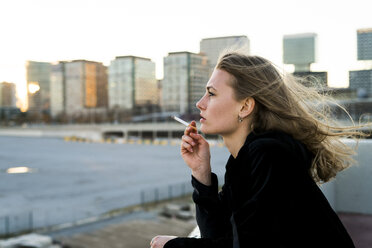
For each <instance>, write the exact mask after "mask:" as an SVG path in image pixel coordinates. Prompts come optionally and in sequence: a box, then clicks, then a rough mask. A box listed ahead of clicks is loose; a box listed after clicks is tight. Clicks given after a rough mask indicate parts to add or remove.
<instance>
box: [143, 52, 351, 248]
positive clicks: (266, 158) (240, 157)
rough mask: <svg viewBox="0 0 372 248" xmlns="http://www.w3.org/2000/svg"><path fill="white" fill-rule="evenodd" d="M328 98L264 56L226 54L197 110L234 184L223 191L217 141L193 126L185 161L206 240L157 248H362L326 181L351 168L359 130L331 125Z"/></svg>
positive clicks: (174, 240)
mask: <svg viewBox="0 0 372 248" xmlns="http://www.w3.org/2000/svg"><path fill="white" fill-rule="evenodd" d="M320 100H322V96H321V95H319V94H318V93H317V92H316V90H312V89H310V88H307V87H304V86H302V85H301V84H299V83H297V82H295V81H293V80H291V79H290V78H287V77H286V76H284V75H282V74H281V73H280V72H279V71H278V70H277V69H276V68H275V67H274V65H273V64H272V63H271V62H269V61H268V60H266V59H264V58H261V57H257V56H247V55H244V54H241V53H239V52H230V53H225V54H224V55H222V56H221V57H220V59H219V61H218V64H217V66H216V68H215V70H214V72H213V74H212V76H211V78H210V80H209V82H208V83H207V86H206V93H205V95H204V96H203V97H202V98H201V99H200V101H199V102H198V103H197V104H196V106H197V107H198V109H199V110H200V116H201V119H200V123H201V126H200V130H201V131H202V132H203V133H205V134H219V135H221V136H222V137H223V140H224V143H225V145H226V147H227V148H228V150H229V152H230V153H231V156H230V157H229V159H228V161H227V164H226V173H225V183H224V185H223V187H222V190H221V191H220V192H218V182H217V176H216V175H215V174H214V173H212V172H211V165H210V151H209V145H208V142H207V141H206V140H205V139H204V138H203V136H201V135H200V134H198V133H197V132H195V131H194V129H192V128H190V127H188V128H187V129H186V130H185V133H184V135H183V136H182V144H181V155H182V158H183V159H184V161H185V162H186V164H187V165H188V166H189V167H190V169H191V172H192V185H193V187H194V193H193V200H194V202H195V204H196V217H197V223H198V226H199V229H200V232H201V238H200V239H196V238H180V237H174V236H156V237H154V238H153V239H152V241H151V244H150V245H151V247H152V248H162V247H164V248H180V247H182V248H183V247H185V248H186V247H190V248H191V247H192V248H198V247H200V248H201V247H203V248H208V247H211V248H212V247H213V248H218V247H233V248H238V247H240V248H242V247H354V244H353V241H352V240H351V238H350V236H349V234H348V233H347V231H346V229H345V228H344V226H343V225H342V223H341V221H340V220H339V218H338V216H337V215H336V213H335V212H334V211H333V210H332V208H331V206H330V205H329V203H328V201H327V199H326V198H325V196H324V195H323V193H322V192H321V190H320V189H319V187H318V183H323V182H327V181H329V180H330V179H332V178H334V177H335V176H336V174H337V173H338V172H339V171H341V170H343V169H345V168H347V167H348V166H350V165H351V163H352V162H353V160H352V158H351V155H352V154H353V150H352V149H351V148H349V147H348V146H346V145H345V144H343V143H342V142H341V141H340V138H341V137H344V136H353V135H355V134H357V132H354V131H353V130H352V129H350V128H338V127H336V126H332V125H330V124H329V123H330V121H331V119H329V118H328V117H327V116H328V115H327V113H326V112H324V110H325V108H324V107H325V106H326V104H324V105H321V104H319V103H320V102H319V101H320ZM323 102H324V101H323ZM191 125H193V126H196V125H195V122H194V121H193V122H192V123H191Z"/></svg>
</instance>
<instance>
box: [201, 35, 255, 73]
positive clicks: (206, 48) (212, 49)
mask: <svg viewBox="0 0 372 248" xmlns="http://www.w3.org/2000/svg"><path fill="white" fill-rule="evenodd" d="M226 48H235V49H236V48H238V49H243V50H244V51H245V52H246V53H247V54H249V53H250V42H249V39H248V37H247V36H245V35H240V36H225V37H214V38H205V39H202V40H201V41H200V53H204V54H205V55H206V56H207V57H208V60H209V67H210V74H211V73H212V71H213V69H214V67H215V66H216V64H217V60H218V57H219V56H220V53H221V52H222V51H223V50H224V49H226Z"/></svg>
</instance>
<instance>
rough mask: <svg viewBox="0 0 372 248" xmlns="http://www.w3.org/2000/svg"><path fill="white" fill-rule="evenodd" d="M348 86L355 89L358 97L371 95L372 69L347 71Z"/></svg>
mask: <svg viewBox="0 0 372 248" xmlns="http://www.w3.org/2000/svg"><path fill="white" fill-rule="evenodd" d="M349 88H350V89H355V90H356V91H357V97H358V98H368V97H372V69H371V70H356V71H349Z"/></svg>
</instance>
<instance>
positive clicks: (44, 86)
mask: <svg viewBox="0 0 372 248" xmlns="http://www.w3.org/2000/svg"><path fill="white" fill-rule="evenodd" d="M26 70H27V76H26V80H27V98H28V111H29V112H35V113H41V112H43V113H49V111H50V73H51V64H50V63H47V62H37V61H27V62H26Z"/></svg>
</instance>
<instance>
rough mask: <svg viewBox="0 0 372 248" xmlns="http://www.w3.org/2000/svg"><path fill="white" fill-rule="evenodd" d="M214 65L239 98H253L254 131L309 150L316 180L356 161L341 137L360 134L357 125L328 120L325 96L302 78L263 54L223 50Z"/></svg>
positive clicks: (328, 106) (351, 150) (327, 177)
mask: <svg viewBox="0 0 372 248" xmlns="http://www.w3.org/2000/svg"><path fill="white" fill-rule="evenodd" d="M216 68H217V69H221V70H224V71H226V72H228V73H230V74H231V75H232V76H233V78H234V79H233V80H232V82H230V84H231V86H232V88H233V89H234V92H235V97H236V99H237V100H242V99H245V98H247V97H253V98H254V99H255V102H256V104H255V109H254V112H253V116H252V117H253V118H252V122H251V126H250V128H251V130H252V131H254V132H264V131H268V130H279V131H283V132H285V133H287V134H289V135H291V136H292V137H293V138H294V139H296V140H299V141H300V142H302V143H303V144H304V145H305V146H306V147H307V149H308V150H309V151H310V152H311V153H313V155H314V159H313V162H312V166H311V169H310V174H311V176H312V178H313V179H314V181H315V182H317V183H323V182H327V181H329V180H331V179H332V178H334V177H335V176H336V174H337V173H338V172H339V171H342V170H343V169H345V168H348V167H349V166H350V165H352V164H353V163H354V162H355V161H354V160H353V158H352V155H353V154H355V150H354V149H352V148H351V147H349V146H348V145H346V144H344V143H343V142H342V141H341V138H342V137H357V136H363V134H362V133H360V132H358V131H357V130H356V129H357V127H355V126H349V127H340V126H339V125H338V124H337V123H336V121H335V120H334V119H333V118H331V104H329V102H330V100H329V98H328V97H327V96H325V95H322V94H320V93H318V90H317V89H316V88H309V87H305V86H304V85H303V84H301V83H300V82H298V80H300V79H298V78H295V77H293V76H290V75H285V74H284V73H281V72H280V71H279V70H277V69H276V67H275V66H274V64H273V63H271V62H270V61H268V60H266V59H264V58H262V57H259V56H249V55H245V54H243V53H241V52H239V51H238V52H229V51H225V52H224V53H222V54H221V55H220V58H219V60H218V63H217V65H216ZM331 102H332V105H333V106H334V105H337V106H339V105H338V104H337V103H335V102H334V101H331ZM339 107H341V106H339ZM341 108H342V107H341ZM342 109H343V110H344V111H345V112H346V113H347V111H346V110H345V109H344V108H342ZM349 117H350V115H349ZM350 118H351V117H350Z"/></svg>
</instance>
